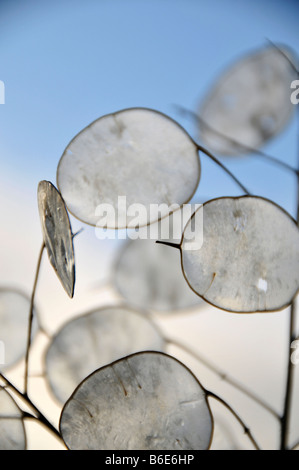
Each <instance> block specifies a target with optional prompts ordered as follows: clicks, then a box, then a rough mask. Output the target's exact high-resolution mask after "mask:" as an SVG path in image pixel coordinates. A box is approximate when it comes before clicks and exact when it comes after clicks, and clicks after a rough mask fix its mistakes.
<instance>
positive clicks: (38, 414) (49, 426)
mask: <svg viewBox="0 0 299 470" xmlns="http://www.w3.org/2000/svg"><path fill="white" fill-rule="evenodd" d="M0 378H1V379H2V380H4V382H5V383H6V384H7V386H8V387H9V388H11V389H12V390H13V391H14V392H15V393H16V395H18V396H19V397H20V398H21V399H22V400H23V401H24V402H25V403H26V404H27V405H28V406H29V407H30V408H31V409H32V410H33V411H34V413H36V416H33V415H31V414H30V413H25V412H24V411H23V410H21V411H22V413H23V416H24V418H30V419H36V420H38V421H39V422H40V423H42V424H43V425H44V426H45V427H46V428H47V429H48V430H49V431H51V432H52V433H53V434H55V436H56V437H57V438H58V439H59V440H60V441H61V442H63V441H62V438H61V435H60V433H59V431H58V430H57V429H56V428H55V427H54V426H53V424H51V423H50V421H49V420H48V419H47V418H46V417H45V416H44V415H43V413H41V411H40V410H39V409H38V408H37V407H36V406H35V405H34V404H33V403H32V401H31V400H30V398H29V397H28V396H27V395H24V394H23V393H22V392H20V390H19V389H18V388H17V387H16V386H15V385H13V383H12V382H10V380H9V379H8V378H7V377H5V375H3V374H2V373H1V372H0Z"/></svg>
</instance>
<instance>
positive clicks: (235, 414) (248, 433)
mask: <svg viewBox="0 0 299 470" xmlns="http://www.w3.org/2000/svg"><path fill="white" fill-rule="evenodd" d="M205 392H206V394H207V396H208V398H209V397H210V398H214V400H217V401H219V403H221V404H222V405H223V406H225V408H227V409H228V411H230V413H231V414H232V415H233V416H234V417H235V418H236V420H237V421H238V422H239V423H240V425H241V426H242V428H243V429H244V434H246V436H247V437H248V439H249V440H250V441H251V443H252V445H253V446H254V448H255V449H256V450H261V449H260V447H259V445H258V444H257V442H256V440H255V439H254V437H253V435H252V433H251V431H250V429H249V428H248V427H247V426H246V424H245V423H244V421H243V420H242V418H241V417H240V416H239V415H238V413H236V411H234V410H233V409H232V407H231V406H230V405H229V404H228V403H226V401H224V400H223V399H222V398H220V397H218V395H215V393H213V392H209V391H208V390H205Z"/></svg>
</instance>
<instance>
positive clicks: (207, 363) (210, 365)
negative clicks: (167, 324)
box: [166, 339, 281, 421]
mask: <svg viewBox="0 0 299 470" xmlns="http://www.w3.org/2000/svg"><path fill="white" fill-rule="evenodd" d="M166 342H167V343H171V344H172V345H174V346H177V347H178V348H180V349H182V350H184V351H185V352H186V353H187V354H190V355H191V356H193V357H194V358H195V359H196V360H198V361H199V362H201V363H202V364H203V365H204V366H205V367H207V368H208V369H209V370H210V371H211V372H213V373H214V374H216V375H218V377H219V378H220V379H221V380H223V381H225V382H226V383H228V384H229V385H231V386H232V387H234V388H235V389H237V390H239V392H241V393H243V394H244V395H246V396H247V397H248V398H250V399H251V400H253V401H254V402H256V403H257V404H258V405H260V406H261V407H262V408H264V409H265V410H266V411H268V412H269V413H270V414H272V415H273V416H274V418H276V419H278V420H279V421H280V420H281V417H280V416H279V414H278V413H277V412H276V411H275V410H274V409H273V408H272V407H271V406H270V405H268V403H266V402H265V401H263V400H262V399H261V398H259V397H258V396H257V395H256V394H255V393H253V392H251V391H250V390H248V389H247V388H246V387H245V386H244V385H242V384H240V383H239V382H238V381H237V380H235V379H233V378H232V377H230V376H229V375H228V374H226V373H225V372H224V371H222V370H221V369H220V368H219V367H216V366H215V365H214V364H213V363H212V362H210V361H209V360H208V359H206V358H205V357H204V356H202V355H201V354H199V353H197V352H195V351H193V350H192V349H190V348H188V346H186V345H185V344H182V343H180V342H178V341H176V340H175V341H174V340H171V339H166Z"/></svg>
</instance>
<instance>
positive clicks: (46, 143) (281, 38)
mask: <svg viewBox="0 0 299 470" xmlns="http://www.w3.org/2000/svg"><path fill="white" fill-rule="evenodd" d="M298 13H299V4H298V3H297V2H296V1H291V0H284V1H282V0H280V1H278V0H262V1H261V0H259V1H257V0H251V1H247V0H242V1H234V0H209V1H207V0H139V1H137V0H122V1H119V0H109V1H108V0H97V1H96V0H85V1H78V0H75V1H71V0H60V1H57V0H53V1H44V0H42V1H37V0H26V1H24V0H22V1H21V0H9V1H8V0H6V1H5V0H2V1H1V4H0V39H1V40H0V57H1V67H0V79H1V80H3V81H4V83H5V87H6V104H5V105H1V106H0V155H1V157H0V159H1V176H0V182H1V179H3V181H5V182H6V184H8V183H9V182H11V185H12V187H13V185H14V184H15V183H16V182H17V184H18V185H19V186H22V187H24V191H25V190H28V191H29V192H31V190H33V191H34V194H35V191H36V186H37V183H38V181H39V180H40V179H49V180H52V181H53V182H54V183H55V182H56V167H57V163H58V161H59V158H60V156H61V154H62V152H63V150H64V148H65V146H66V145H67V144H68V142H69V141H70V140H71V139H72V138H73V137H74V135H75V134H76V133H77V132H78V131H80V130H81V129H82V128H83V127H85V126H86V125H87V124H89V123H90V122H91V121H93V120H94V119H96V118H98V117H100V116H101V115H103V114H106V113H110V112H113V111H117V110H120V109H123V108H126V107H132V106H145V107H150V108H154V109H158V110H160V111H162V112H164V113H166V114H168V115H170V116H172V117H173V118H175V119H176V120H178V121H179V122H180V123H181V124H182V125H183V126H184V127H185V128H186V129H187V130H188V131H189V132H190V134H191V135H192V136H195V127H194V125H193V124H192V123H191V122H190V121H189V120H188V119H186V118H185V117H184V118H183V117H182V116H180V115H178V113H177V111H176V109H175V107H174V104H179V105H181V106H184V107H186V108H189V109H192V110H195V109H196V108H197V106H198V103H199V102H200V100H201V99H202V98H203V97H204V94H205V92H206V91H207V90H208V88H209V86H210V84H211V82H212V81H213V80H214V79H215V77H216V76H217V75H218V74H219V73H220V72H221V70H222V69H223V68H224V67H225V66H227V65H228V64H229V63H231V62H233V61H234V60H235V59H236V58H238V57H240V56H242V54H244V53H246V52H249V51H250V50H251V49H255V48H257V47H259V46H262V45H263V44H265V43H266V39H265V38H270V39H271V40H272V41H274V42H284V43H286V44H288V45H290V46H291V47H293V48H294V49H296V50H299V35H298V25H297V23H296V21H297V18H298ZM297 126H298V124H297ZM296 143H297V142H296V123H295V121H294V120H293V122H292V123H291V124H290V125H289V126H288V128H287V130H286V131H284V132H283V134H282V135H280V136H279V137H278V138H277V139H275V140H274V141H273V142H271V144H269V145H267V147H266V148H265V150H266V151H267V152H268V153H270V154H273V155H275V156H276V157H279V158H281V159H283V160H285V161H288V162H289V163H291V164H293V165H295V164H296V162H297V155H296V152H297V149H296ZM203 158H204V160H203V174H202V181H201V183H200V186H199V189H198V193H197V195H198V197H199V198H201V196H203V197H209V198H212V197H215V196H221V195H229V194H230V195H233V194H239V189H238V187H236V186H235V185H234V184H233V183H231V182H230V180H229V179H228V178H227V177H226V176H225V175H223V174H222V173H221V171H220V170H219V169H218V168H216V167H215V166H214V164H212V163H209V162H208V161H207V159H206V158H205V157H203ZM225 163H226V164H227V165H228V166H229V167H230V169H231V170H232V171H234V172H235V173H236V175H237V176H239V178H240V179H241V180H242V182H243V183H244V184H245V185H247V186H248V187H249V188H250V189H251V191H252V192H254V193H256V194H260V195H263V196H265V197H269V198H271V199H274V200H275V201H276V202H278V203H280V204H281V205H283V206H284V207H285V208H286V209H287V210H289V211H291V212H293V210H294V202H293V201H294V200H295V196H294V194H295V178H294V176H293V175H292V174H288V173H287V172H284V171H283V172H281V171H280V170H279V169H276V168H272V167H271V166H269V165H268V164H264V163H261V162H258V160H257V159H256V158H254V159H253V158H246V159H244V158H243V159H238V158H237V159H225Z"/></svg>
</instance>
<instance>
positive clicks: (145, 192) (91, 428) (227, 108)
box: [0, 45, 299, 450]
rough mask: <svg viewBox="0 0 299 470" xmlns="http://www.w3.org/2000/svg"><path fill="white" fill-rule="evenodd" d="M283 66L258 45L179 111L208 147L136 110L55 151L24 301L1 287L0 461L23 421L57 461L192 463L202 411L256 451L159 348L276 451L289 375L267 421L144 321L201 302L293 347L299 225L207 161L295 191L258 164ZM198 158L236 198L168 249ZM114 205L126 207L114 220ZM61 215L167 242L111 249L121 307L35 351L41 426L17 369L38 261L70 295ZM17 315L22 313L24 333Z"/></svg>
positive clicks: (197, 172)
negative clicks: (49, 443)
mask: <svg viewBox="0 0 299 470" xmlns="http://www.w3.org/2000/svg"><path fill="white" fill-rule="evenodd" d="M294 63H295V57H294V56H293V54H292V53H291V51H289V50H288V49H287V48H284V47H283V48H281V49H279V48H278V47H276V46H273V45H270V46H268V47H266V48H262V49H261V50H259V51H256V52H254V53H252V54H250V55H248V56H247V57H245V58H242V59H241V60H240V61H238V62H237V63H235V64H234V65H233V66H231V67H230V68H229V69H228V71H226V72H225V73H224V74H223V75H222V76H221V77H220V78H219V80H218V81H217V82H216V84H215V85H214V86H213V87H212V88H211V91H210V92H209V93H208V94H207V96H206V97H205V99H204V101H203V103H202V105H201V106H200V108H199V113H198V114H195V113H189V112H188V113H189V114H190V115H191V116H192V117H193V118H194V119H195V120H196V122H197V124H198V125H199V128H200V132H199V138H200V142H202V143H203V144H204V145H205V146H207V148H206V147H204V146H202V145H201V144H199V143H196V140H195V139H193V138H192V137H191V136H190V135H189V134H188V133H187V132H186V131H185V129H183V127H182V126H181V125H180V124H178V123H177V122H175V121H174V120H173V119H171V118H170V117H168V116H166V115H165V114H162V113H161V112H158V111H156V110H152V109H147V108H143V107H140V108H138V107H134V108H130V109H125V110H120V111H116V112H115V111H114V112H112V113H111V114H109V115H106V116H102V117H100V118H99V119H97V120H96V121H94V122H93V123H91V124H90V125H88V126H87V127H85V129H83V130H82V131H81V132H80V133H79V134H78V135H76V136H75V137H74V139H73V140H72V141H71V142H70V143H69V144H68V145H67V147H66V149H65V150H64V152H63V155H62V157H61V159H60V161H59V163H58V168H57V188H56V187H55V186H54V184H52V183H51V182H49V181H46V180H45V181H41V182H40V183H39V185H38V210H39V214H40V219H41V228H42V234H43V243H42V247H41V250H40V255H39V260H38V266H37V271H36V277H35V281H34V286H33V291H32V295H31V299H28V298H27V297H26V296H25V295H24V294H23V293H21V292H19V291H16V290H14V289H11V288H10V289H7V288H5V287H3V288H1V289H0V325H1V327H0V339H2V340H4V341H5V345H7V348H6V363H5V365H4V366H1V370H2V372H1V376H0V378H1V384H0V387H1V388H0V448H1V449H25V448H26V432H25V427H24V420H26V419H34V420H38V421H39V422H40V423H42V424H43V425H44V426H46V428H47V429H48V430H49V432H52V433H54V434H55V435H56V436H57V437H58V439H59V440H60V442H62V443H64V445H65V447H66V448H68V449H71V450H77V449H85V450H87V449H93V450H106V449H109V450H121V449H122V450H123V449H124V450H139V449H145V450H206V449H209V448H210V446H211V443H212V440H213V425H214V417H213V414H212V411H211V408H210V401H211V400H217V401H218V402H219V403H221V404H222V405H223V406H224V407H226V408H227V410H229V412H231V413H232V415H233V416H234V417H235V419H236V420H237V421H238V422H239V424H240V425H241V426H242V428H243V430H244V432H245V433H246V435H247V437H248V439H249V440H250V442H251V444H252V446H253V447H254V448H256V449H259V448H260V446H259V444H258V443H257V441H256V439H255V438H254V436H253V434H254V430H252V431H251V430H249V429H248V426H247V425H246V424H245V423H244V422H243V420H242V419H241V417H240V416H239V414H238V412H237V411H236V410H235V409H234V408H232V406H231V405H230V404H228V403H227V402H226V401H224V400H223V399H222V398H221V397H219V396H218V395H216V394H215V393H213V392H212V391H211V390H209V388H206V387H205V386H204V385H202V384H201V382H200V381H199V379H200V377H199V378H197V377H195V375H194V373H193V372H192V371H191V370H189V369H188V368H187V367H186V366H185V365H184V364H183V363H182V362H180V361H179V360H178V359H177V358H175V357H174V356H171V355H169V354H167V346H169V345H174V346H177V347H178V348H180V349H181V350H182V351H185V352H188V353H189V354H191V355H193V357H194V358H195V359H197V360H198V361H200V362H202V363H203V364H204V365H206V366H207V367H208V368H210V369H211V370H212V371H213V372H214V373H215V374H217V375H219V376H220V377H222V378H223V379H225V380H226V381H227V382H228V383H230V384H231V385H232V386H234V387H236V388H237V389H238V390H239V391H240V392H242V393H243V394H245V395H247V396H248V397H249V398H250V399H252V400H254V401H256V403H257V404H258V405H260V406H261V407H262V408H264V409H265V410H267V411H268V412H269V413H271V414H272V415H273V416H274V417H275V418H276V419H277V420H278V421H279V422H280V424H281V443H280V449H282V450H286V449H290V447H291V445H290V443H289V441H288V432H289V425H290V413H291V396H292V388H293V377H294V365H293V364H292V362H291V361H289V365H288V373H287V383H286V393H285V403H284V409H283V410H282V413H281V415H280V414H278V413H277V412H276V411H275V410H273V409H272V408H271V406H270V405H269V404H268V403H267V402H265V401H263V400H261V399H260V398H259V397H258V396H257V395H255V393H253V392H251V391H250V390H248V389H247V388H246V387H245V386H243V385H242V384H239V383H238V382H237V381H236V380H234V379H233V378H232V377H230V376H229V375H228V374H227V372H226V371H221V370H220V369H219V368H217V367H216V366H215V365H213V364H211V363H210V361H209V360H208V359H207V358H205V357H203V356H201V355H199V354H198V353H196V352H195V351H193V350H192V349H191V348H189V347H188V346H187V345H185V344H184V343H183V342H181V341H179V340H174V339H172V338H170V337H168V336H167V335H165V334H164V333H163V331H162V330H161V329H160V327H159V325H158V324H156V322H155V320H154V319H153V316H152V312H153V311H163V312H164V313H165V314H167V312H176V314H177V315H179V314H180V313H182V312H183V311H185V310H186V309H190V308H192V309H199V308H201V307H202V306H203V305H204V303H205V302H208V303H209V304H212V305H213V306H215V307H217V308H220V309H223V310H225V311H227V312H234V313H238V314H241V313H242V314H246V313H256V312H269V313H270V312H273V311H277V310H281V309H283V308H286V307H287V306H290V319H291V320H290V343H289V345H290V346H291V345H293V344H294V341H295V339H296V338H295V337H294V331H295V330H294V325H295V313H296V312H295V303H294V302H295V298H296V295H297V293H298V289H299V229H298V224H297V222H296V221H295V220H294V219H293V218H292V217H291V216H290V215H289V214H288V213H287V212H286V211H285V210H284V209H283V208H282V207H279V206H278V205H277V204H275V203H274V202H272V201H270V200H267V199H265V198H262V197H259V196H258V195H253V194H251V193H250V192H249V191H248V190H247V188H245V186H244V185H243V184H242V183H241V182H240V181H239V180H238V179H237V178H236V177H235V176H234V175H233V174H232V173H231V172H230V171H229V170H228V169H227V168H226V167H225V166H224V165H223V163H222V162H221V161H220V160H219V159H218V158H217V157H216V156H215V155H214V153H213V152H215V153H216V154H218V155H226V156H233V157H234V158H236V157H237V156H238V155H240V154H249V153H250V154H251V153H255V154H256V155H257V156H259V157H260V158H264V159H266V160H267V161H271V162H272V163H274V164H278V165H280V166H281V167H284V168H286V169H287V170H289V171H292V172H293V173H295V174H296V175H297V177H298V171H297V170H296V169H294V168H292V167H290V166H289V165H288V164H286V163H284V162H283V161H282V160H277V159H274V158H272V157H270V156H268V155H266V154H265V153H263V151H262V150H261V149H260V148H261V146H262V145H264V144H265V143H266V142H267V141H268V140H269V139H270V138H271V137H273V136H276V135H277V134H278V133H279V132H280V131H281V130H282V129H283V128H284V127H285V126H286V124H287V123H288V121H289V119H290V117H291V114H292V111H293V105H292V104H291V102H290V84H291V83H292V81H293V80H294V79H296V78H298V72H297V70H296V68H295V66H294V65H293V64H294ZM249 96H250V99H249ZM184 112H186V111H184ZM202 155H205V156H207V157H208V158H211V159H212V160H213V161H214V162H215V163H217V164H218V165H219V166H220V167H221V168H222V169H223V170H224V171H225V172H226V173H227V174H229V175H230V176H231V177H232V178H233V180H234V181H235V182H236V183H237V184H238V186H239V188H240V189H241V191H242V195H241V196H240V197H230V196H223V197H221V198H218V199H214V200H208V201H205V202H204V203H203V205H201V206H200V207H199V208H196V210H195V211H194V213H193V215H192V216H191V217H190V218H189V219H188V221H186V223H185V224H183V226H181V231H180V232H181V237H180V239H179V240H177V239H176V240H175V239H174V236H173V233H174V232H173V228H174V215H175V213H173V211H174V209H173V207H176V208H177V210H178V211H179V210H180V208H181V207H182V206H183V205H184V204H186V203H188V202H189V201H190V200H191V199H192V197H193V196H194V194H195V192H196V191H197V188H198V185H199V182H200V177H201V164H200V158H201V156H202ZM199 192H200V186H199ZM120 196H125V197H126V201H127V204H125V205H123V206H122V207H119V205H118V201H119V197H120ZM192 202H194V201H192ZM151 204H158V205H161V207H163V210H162V211H161V213H160V215H159V217H153V216H151V212H150V211H149V208H150V206H151ZM102 205H105V206H107V205H110V206H111V207H112V208H113V210H114V213H115V214H116V218H111V217H109V214H107V215H106V218H104V219H102V224H99V223H98V222H99V220H98V214H99V212H98V208H99V207H101V206H102ZM134 205H135V206H134ZM141 205H142V206H143V207H144V209H145V210H144V212H142V214H141V213H139V214H138V215H139V218H138V217H136V214H134V213H132V212H130V213H128V206H130V207H131V210H132V206H133V207H135V210H136V211H137V212H138V210H139V209H138V208H139V207H140V206H141ZM298 207H299V202H298ZM69 213H70V214H72V215H73V216H74V217H76V218H77V219H79V220H81V221H82V222H84V223H86V224H90V225H92V226H94V227H97V228H100V229H101V230H103V231H105V230H108V229H109V230H118V229H130V230H134V231H135V232H134V233H135V234H137V235H138V234H139V233H141V232H139V231H141V229H142V227H146V226H149V225H152V224H158V225H157V227H160V225H159V224H161V223H162V221H163V220H168V222H169V225H170V226H171V227H172V230H171V231H170V233H169V234H168V237H167V238H166V239H165V237H163V236H162V237H161V236H160V235H161V231H160V230H158V232H157V233H158V234H159V237H156V239H155V240H144V239H142V238H144V237H140V239H138V236H136V240H130V242H129V243H127V244H125V246H124V248H123V249H122V251H121V253H120V255H119V257H118V259H117V262H116V263H115V266H114V269H113V275H112V279H111V287H112V288H114V290H115V292H116V293H117V294H118V296H119V297H120V298H121V302H119V303H116V304H115V305H109V306H106V307H105V306H102V305H101V306H99V308H96V309H93V310H91V311H90V310H89V311H87V312H82V314H81V315H78V316H76V317H75V318H71V319H70V320H69V321H68V322H66V323H64V324H63V326H62V327H61V328H60V330H59V331H57V332H56V333H55V334H54V335H52V336H51V337H50V338H49V342H48V347H47V349H46V352H45V356H44V358H43V359H44V365H45V370H44V375H45V376H44V379H45V381H46V383H47V384H48V386H49V387H50V389H51V391H52V393H53V396H54V397H55V399H56V400H57V401H58V402H59V403H60V408H61V416H60V423H59V427H55V426H54V425H53V424H52V423H51V417H50V416H46V414H44V413H42V411H41V410H39V409H38V407H37V406H36V405H35V403H34V397H31V396H29V394H28V381H29V380H30V367H29V365H30V361H29V359H30V352H31V343H32V340H33V336H34V334H35V333H36V331H38V329H40V328H41V326H40V321H39V320H40V319H39V317H38V315H37V314H36V312H35V309H34V299H35V292H36V286H37V280H38V275H39V268H40V263H41V259H42V255H43V252H44V250H45V249H46V251H47V254H48V258H49V261H50V264H51V265H52V267H53V268H54V270H55V272H56V274H57V276H58V278H59V280H60V282H61V284H62V286H63V287H64V289H65V291H66V293H67V294H68V296H69V297H70V298H72V297H73V295H74V292H75V290H74V289H75V255H74V243H73V239H74V236H75V235H76V234H75V235H74V234H73V232H72V228H71V224H70V218H69ZM103 221H104V222H103ZM160 228H161V227H160ZM103 233H105V232H103ZM142 233H143V234H144V233H145V232H142ZM155 242H158V243H155ZM163 245H168V246H163ZM24 312H29V327H28V332H27V333H26V334H24V331H25V326H26V325H27V324H28V320H27V316H26V315H25V313H24ZM286 314H287V313H286ZM25 318H26V323H24V319H25ZM227 334H229V333H227ZM22 356H23V357H25V361H24V387H23V389H22V390H21V389H19V388H18V387H16V385H15V384H14V383H13V381H12V380H11V379H10V367H11V366H13V365H14V364H15V363H16V361H18V360H19V359H20V358H21V357H22ZM298 438H299V436H298Z"/></svg>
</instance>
